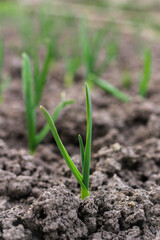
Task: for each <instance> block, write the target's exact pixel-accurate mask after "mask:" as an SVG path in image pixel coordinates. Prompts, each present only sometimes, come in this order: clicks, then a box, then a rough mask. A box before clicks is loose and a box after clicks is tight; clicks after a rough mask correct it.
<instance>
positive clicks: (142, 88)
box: [139, 49, 152, 97]
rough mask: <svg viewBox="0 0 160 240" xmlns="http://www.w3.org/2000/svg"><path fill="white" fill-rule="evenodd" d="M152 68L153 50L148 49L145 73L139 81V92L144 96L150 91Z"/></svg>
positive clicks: (145, 59) (146, 51)
mask: <svg viewBox="0 0 160 240" xmlns="http://www.w3.org/2000/svg"><path fill="white" fill-rule="evenodd" d="M151 70H152V55H151V50H149V49H146V50H145V52H144V63H143V73H142V77H141V81H140V83H139V94H140V95H141V96H142V97H146V95H147V91H148V85H149V82H150V77H151Z"/></svg>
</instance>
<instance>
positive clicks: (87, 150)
mask: <svg viewBox="0 0 160 240" xmlns="http://www.w3.org/2000/svg"><path fill="white" fill-rule="evenodd" d="M85 89H86V108H87V133H86V145H85V147H84V145H83V141H82V138H81V136H80V135H79V136H78V139H79V145H80V154H81V165H82V174H81V173H80V172H79V171H78V169H77V167H76V166H75V165H74V163H73V161H72V159H71V158H70V156H69V154H68V152H67V150H66V148H65V147H64V145H63V143H62V141H61V139H60V137H59V134H58V132H57V129H56V127H55V124H54V121H53V119H52V117H51V116H50V114H49V113H48V112H47V110H46V109H45V108H44V107H42V106H40V109H41V111H42V113H43V114H44V116H45V118H46V120H47V122H48V124H49V127H50V129H51V131H52V134H53V137H54V139H55V142H56V144H57V146H58V148H59V150H60V152H61V154H62V156H63V158H64V159H65V161H66V163H67V165H68V167H69V168H70V170H71V172H72V173H73V175H74V176H75V178H76V179H77V181H78V183H79V184H80V186H81V198H82V199H84V198H86V197H87V196H89V171H90V158H91V141H92V107H91V98H90V93H89V88H88V85H87V83H86V84H85Z"/></svg>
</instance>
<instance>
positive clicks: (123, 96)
mask: <svg viewBox="0 0 160 240" xmlns="http://www.w3.org/2000/svg"><path fill="white" fill-rule="evenodd" d="M90 79H91V81H93V82H94V83H95V84H96V85H97V86H98V87H100V88H101V89H103V90H105V91H106V92H108V93H110V94H111V95H113V96H115V97H116V98H118V99H120V100H121V101H123V102H129V101H130V100H131V99H130V97H129V96H128V95H127V94H125V93H123V92H122V91H120V90H119V89H118V88H116V87H114V86H113V85H112V84H110V83H108V82H107V81H104V80H102V79H100V78H98V77H96V76H95V75H91V76H90Z"/></svg>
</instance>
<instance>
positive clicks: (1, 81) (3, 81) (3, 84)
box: [0, 39, 10, 103]
mask: <svg viewBox="0 0 160 240" xmlns="http://www.w3.org/2000/svg"><path fill="white" fill-rule="evenodd" d="M3 63H4V44H3V41H2V40H1V39H0V103H2V101H3V92H4V91H5V90H6V88H7V87H8V86H9V84H10V78H9V77H3V74H2V71H3Z"/></svg>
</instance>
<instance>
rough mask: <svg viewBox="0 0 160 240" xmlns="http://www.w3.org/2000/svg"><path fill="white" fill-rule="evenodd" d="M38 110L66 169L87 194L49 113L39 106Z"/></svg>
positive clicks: (80, 176)
mask: <svg viewBox="0 0 160 240" xmlns="http://www.w3.org/2000/svg"><path fill="white" fill-rule="evenodd" d="M40 109H41V111H42V113H43V115H44V116H45V118H46V120H47V122H48V124H49V126H50V129H51V131H52V134H53V137H54V139H55V141H56V144H57V146H58V148H59V150H60V152H61V154H62V156H63V158H64V159H65V161H66V163H67V165H68V167H69V168H70V170H71V172H72V173H73V175H74V176H75V178H76V179H77V181H78V183H79V184H80V185H81V187H82V188H83V189H84V190H85V192H86V193H88V191H87V189H86V187H85V185H84V183H83V178H82V175H81V174H80V172H79V171H78V169H77V168H76V166H75V165H74V163H73V162H72V160H71V158H70V156H69V154H68V152H67V150H66V149H65V147H64V145H63V143H62V141H61V139H60V137H59V134H58V132H57V129H56V127H55V125H54V122H53V120H52V118H51V116H50V115H49V113H48V112H47V110H46V109H45V108H44V107H42V106H40ZM88 194H89V193H88Z"/></svg>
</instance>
